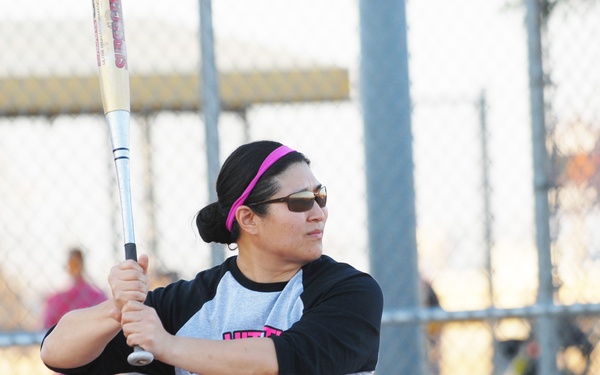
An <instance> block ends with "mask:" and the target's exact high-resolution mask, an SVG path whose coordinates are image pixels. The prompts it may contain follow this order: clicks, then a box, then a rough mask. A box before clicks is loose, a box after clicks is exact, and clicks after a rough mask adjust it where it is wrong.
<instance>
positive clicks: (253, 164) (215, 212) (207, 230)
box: [196, 141, 310, 245]
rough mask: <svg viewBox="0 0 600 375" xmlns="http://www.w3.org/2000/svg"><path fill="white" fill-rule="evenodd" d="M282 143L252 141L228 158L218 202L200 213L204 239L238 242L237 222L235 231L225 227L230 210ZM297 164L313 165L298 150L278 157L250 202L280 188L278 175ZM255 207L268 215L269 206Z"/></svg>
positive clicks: (219, 183) (219, 180)
mask: <svg viewBox="0 0 600 375" xmlns="http://www.w3.org/2000/svg"><path fill="white" fill-rule="evenodd" d="M280 146H282V144H281V143H279V142H274V141H256V142H252V143H248V144H245V145H242V146H240V147H238V148H237V149H236V150H235V151H233V152H232V153H231V155H229V157H228V158H227V159H226V160H225V162H224V163H223V166H222V167H221V170H220V172H219V176H218V177H217V183H216V189H217V199H218V200H217V202H214V203H211V204H209V205H208V206H206V207H204V208H203V209H201V210H200V211H199V212H198V213H197V215H196V226H197V227H198V232H199V233H200V237H202V240H204V242H209V243H210V242H218V243H223V244H228V245H229V244H232V243H235V242H236V241H237V238H238V237H239V234H240V233H239V226H238V224H237V222H236V221H234V222H233V226H232V227H231V232H230V231H229V230H228V229H227V227H226V226H225V221H226V220H227V215H228V214H229V209H230V208H231V206H232V205H233V203H234V202H235V201H236V200H237V199H238V198H239V197H240V196H241V195H242V193H243V192H244V190H246V187H248V185H249V184H250V182H251V181H252V179H253V178H254V177H255V176H256V173H257V172H258V169H259V168H260V166H261V164H262V163H263V161H264V160H265V159H266V158H267V156H269V154H270V153H271V152H273V151H274V150H275V149H276V148H278V147H280ZM296 163H306V164H308V165H310V160H308V159H307V158H306V157H305V156H304V155H303V154H302V153H300V152H298V151H294V152H290V153H289V154H287V155H285V156H283V157H282V158H281V159H279V160H277V161H276V162H275V163H274V164H273V165H271V167H269V169H267V170H266V171H265V173H264V174H263V175H262V176H261V177H260V178H259V179H258V181H257V183H256V186H255V187H254V189H252V192H251V193H250V195H249V196H248V198H247V199H246V203H252V202H260V201H263V200H266V199H267V198H269V197H271V196H272V195H273V194H275V193H276V192H277V191H278V190H279V188H280V187H279V185H278V183H277V181H276V179H275V178H276V177H277V176H279V175H280V174H282V173H283V172H284V171H286V170H287V169H288V168H289V167H290V166H291V165H293V164H296ZM252 210H253V211H254V212H256V214H257V215H265V214H266V213H267V210H268V205H261V206H254V207H252Z"/></svg>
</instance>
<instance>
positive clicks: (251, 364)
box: [41, 141, 383, 375]
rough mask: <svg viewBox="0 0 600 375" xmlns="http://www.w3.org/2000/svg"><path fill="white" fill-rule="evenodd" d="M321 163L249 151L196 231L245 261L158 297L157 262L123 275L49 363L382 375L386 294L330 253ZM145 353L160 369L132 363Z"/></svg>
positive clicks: (67, 369)
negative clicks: (317, 169) (154, 283)
mask: <svg viewBox="0 0 600 375" xmlns="http://www.w3.org/2000/svg"><path fill="white" fill-rule="evenodd" d="M309 165H310V162H309V160H308V159H307V158H306V157H305V156H304V155H303V154H301V153H300V152H297V151H294V150H292V149H290V148H288V147H287V146H284V145H282V144H280V143H277V142H272V141H258V142H253V143H249V144H246V145H242V146H240V147H239V148H237V149H236V150H235V151H234V152H233V153H232V154H231V155H230V156H229V157H228V158H227V160H226V161H225V163H224V164H223V166H222V168H221V171H220V172H219V176H218V178H217V183H216V190H217V197H218V201H217V202H214V203H212V204H209V205H208V206H206V207H204V208H203V209H202V210H200V211H199V212H198V214H197V216H196V224H197V227H198V230H199V232H200V236H201V237H202V239H203V240H204V241H205V242H208V243H210V242H216V243H222V244H227V245H228V246H229V247H230V248H232V249H235V248H237V250H238V255H237V256H231V257H229V258H228V259H226V260H225V261H224V262H223V263H222V264H221V265H218V266H216V267H213V268H211V269H208V270H204V271H202V272H200V273H198V274H197V276H196V278H195V279H193V280H189V281H185V280H180V281H177V282H175V283H171V284H170V285H168V286H166V287H164V288H157V289H155V290H152V291H149V288H150V282H149V278H148V265H149V263H148V262H149V258H148V256H147V255H144V254H143V255H141V256H140V257H139V262H138V263H136V262H134V261H131V260H128V261H124V262H122V263H120V264H118V265H116V266H115V267H113V268H112V269H111V271H110V275H109V284H110V287H111V290H112V297H111V298H110V299H109V300H108V301H106V302H104V303H102V304H100V305H98V306H95V307H92V308H90V309H85V310H78V311H75V312H72V313H69V314H67V315H66V316H65V317H64V318H63V319H61V321H60V322H59V323H58V324H57V325H56V326H55V327H53V328H51V329H50V331H49V332H48V333H47V335H46V337H45V339H44V342H43V343H42V348H41V357H42V359H43V361H44V363H45V364H46V365H47V366H48V367H50V368H51V369H54V370H57V371H61V372H64V373H66V374H112V373H117V372H131V371H140V372H143V373H146V374H177V375H184V374H188V375H189V374H193V373H196V374H204V375H210V374H250V373H252V374H277V373H279V374H326V375H335V374H358V373H361V374H367V373H373V371H374V370H375V366H376V363H377V359H378V354H379V336H380V329H381V316H382V310H383V295H382V292H381V288H380V287H379V285H378V284H377V282H376V281H375V280H374V279H373V278H372V277H371V276H370V275H368V274H366V273H364V272H361V271H358V270H357V269H355V268H353V267H352V266H350V265H348V264H344V263H338V262H336V261H335V260H333V259H332V258H330V257H328V256H326V255H323V243H322V241H323V234H324V229H325V223H326V221H327V218H328V208H327V207H326V203H327V190H326V188H325V187H324V186H323V185H322V184H321V183H320V182H319V181H318V180H317V178H316V177H315V176H314V175H313V173H312V171H311V169H310V166H309ZM174 250H175V251H173V253H172V256H176V249H174ZM134 345H139V346H140V347H142V348H144V349H145V350H147V351H149V352H151V353H152V354H153V355H154V358H155V360H154V361H153V362H151V363H150V364H148V365H146V366H145V367H139V368H136V367H133V366H131V365H129V364H128V363H127V356H128V355H129V354H130V353H131V352H132V346H134Z"/></svg>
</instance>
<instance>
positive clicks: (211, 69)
mask: <svg viewBox="0 0 600 375" xmlns="http://www.w3.org/2000/svg"><path fill="white" fill-rule="evenodd" d="M200 51H201V55H202V57H201V59H202V60H201V77H202V79H201V82H202V83H201V84H202V88H201V94H202V95H201V98H202V99H201V100H202V106H201V110H202V113H203V114H204V127H205V131H206V159H207V163H208V168H207V169H208V192H209V200H210V202H215V201H216V200H217V193H216V191H215V183H216V181H217V175H218V174H219V167H220V161H219V113H220V110H221V108H220V107H221V103H220V99H219V86H218V82H217V74H218V73H217V67H216V62H215V47H214V37H213V27H212V6H211V0H200ZM211 257H212V264H213V265H217V264H220V263H221V262H223V260H224V259H225V255H224V253H223V246H222V245H219V244H216V243H213V244H211Z"/></svg>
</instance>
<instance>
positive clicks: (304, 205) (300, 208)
mask: <svg viewBox="0 0 600 375" xmlns="http://www.w3.org/2000/svg"><path fill="white" fill-rule="evenodd" d="M314 203H315V199H314V198H305V197H290V199H289V200H288V209H289V210H290V211H292V212H306V211H308V210H310V209H311V208H312V206H313V204H314Z"/></svg>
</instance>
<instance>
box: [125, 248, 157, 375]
mask: <svg viewBox="0 0 600 375" xmlns="http://www.w3.org/2000/svg"><path fill="white" fill-rule="evenodd" d="M125 259H131V260H135V261H136V262H137V250H136V246H135V243H126V244H125ZM153 360H154V355H153V354H152V353H150V352H148V351H145V350H144V349H143V348H142V347H140V346H137V345H135V346H134V347H133V353H131V354H129V356H128V357H127V362H129V364H130V365H132V366H146V365H147V364H149V363H150V362H152V361H153Z"/></svg>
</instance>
